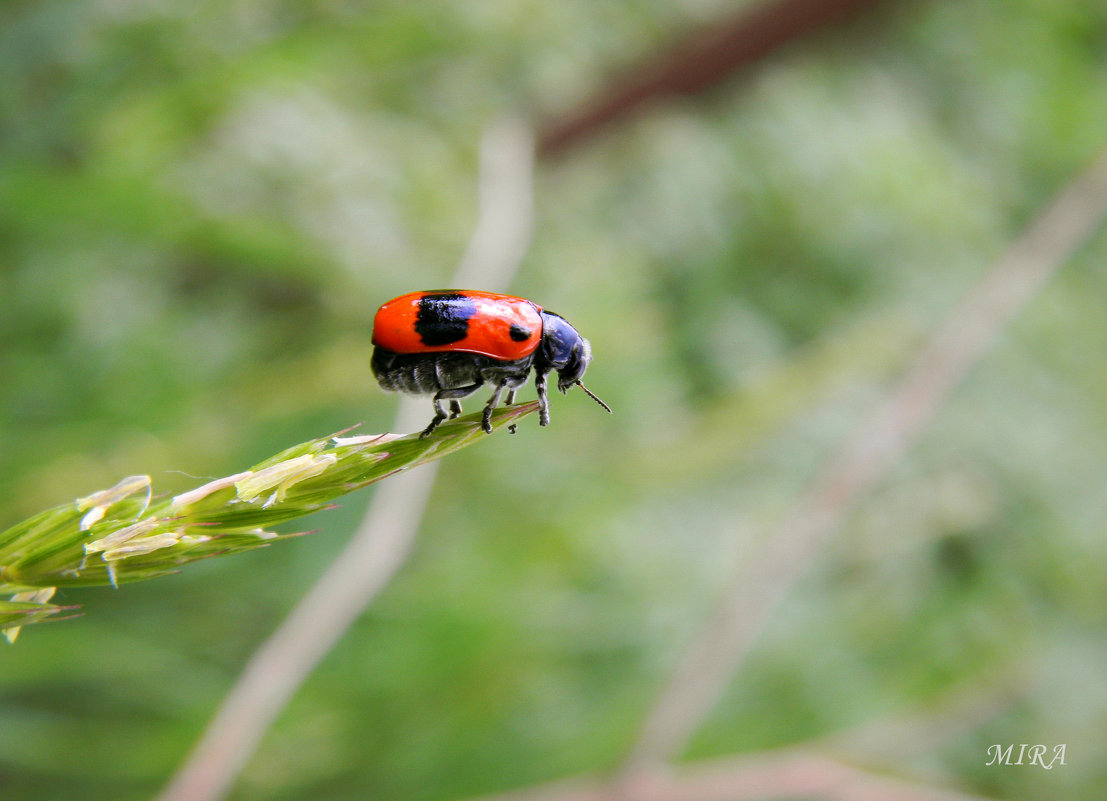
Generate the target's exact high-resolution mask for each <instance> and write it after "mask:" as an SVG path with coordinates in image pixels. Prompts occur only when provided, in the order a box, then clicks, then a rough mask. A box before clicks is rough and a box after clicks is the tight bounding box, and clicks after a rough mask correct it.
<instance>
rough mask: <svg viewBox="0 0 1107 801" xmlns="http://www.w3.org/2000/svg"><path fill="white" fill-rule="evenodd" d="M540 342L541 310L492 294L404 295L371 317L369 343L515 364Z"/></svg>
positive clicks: (400, 350) (402, 350) (395, 349)
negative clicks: (371, 340) (486, 357)
mask: <svg viewBox="0 0 1107 801" xmlns="http://www.w3.org/2000/svg"><path fill="white" fill-rule="evenodd" d="M541 340H542V308H541V307H540V306H538V305H537V304H536V303H533V302H532V301H529V300H527V299H525V298H518V297H515V296H514V295H500V294H496V293H495V292H480V291H475V290H440V291H434V292H426V291H423V292H409V293H408V294H406V295H401V296H400V297H398V298H393V299H392V300H390V301H388V302H387V303H385V304H384V305H383V306H381V307H380V308H379V309H378V310H377V314H376V316H375V317H374V318H373V344H374V345H376V346H378V347H381V348H387V349H388V350H391V351H393V352H395V353H405V354H412V353H444V352H461V353H479V354H481V355H483V356H488V357H490V358H493V359H500V360H503V361H515V360H517V359H523V358H526V357H527V356H529V355H531V354H532V353H534V351H535V350H536V349H537V348H538V343H539V342H540V341H541Z"/></svg>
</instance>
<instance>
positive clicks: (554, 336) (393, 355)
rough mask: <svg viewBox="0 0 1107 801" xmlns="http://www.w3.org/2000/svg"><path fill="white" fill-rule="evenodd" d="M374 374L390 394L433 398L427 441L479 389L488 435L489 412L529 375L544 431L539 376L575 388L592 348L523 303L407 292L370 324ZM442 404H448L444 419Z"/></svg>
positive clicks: (470, 294) (545, 408)
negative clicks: (483, 392)
mask: <svg viewBox="0 0 1107 801" xmlns="http://www.w3.org/2000/svg"><path fill="white" fill-rule="evenodd" d="M373 345H374V348H373V360H372V368H373V375H375V376H376V377H377V381H378V383H380V385H381V387H382V388H384V389H386V390H388V391H390V392H408V393H411V394H415V395H422V394H430V393H434V419H432V420H431V422H430V425H428V426H427V427H426V429H425V430H424V431H423V434H422V435H423V436H424V437H425V436H427V435H429V434H430V433H431V432H432V431H434V429H435V428H436V427H437V426H438V424H439V423H441V422H442V421H443V420H445V419H447V418H454V417H457V416H458V415H459V414H461V403H460V401H461V399H462V398H466V397H468V396H469V395H472V394H473V393H474V392H476V391H477V390H479V389H480V388H481V387H482V386H484V385H485V384H490V385H492V397H491V398H489V400H488V403H487V404H486V405H485V407H484V417H483V419H482V421H481V425H482V427H483V428H484V430H485V431H486V432H489V433H491V431H492V423H491V421H492V410H493V409H495V408H496V404H497V403H499V402H500V396H501V395H502V394H503V392H504V390H507V401H506V402H507V403H513V402H514V400H515V391H516V390H517V389H518V388H519V387H521V386H522V385H523V384H524V383H526V380H527V378H528V377H529V376H530V371H531V370H532V369H533V370H534V386H535V388H536V389H537V390H538V403H539V414H538V422H539V424H540V425H549V422H550V409H549V400H548V399H547V397H546V376H547V374H549V373H550V372H552V371H556V372H557V388H558V389H559V390H560V391H561V392H562V393H564V392H566V391H567V390H568V389H569V387H571V386H573V384H577V385H579V386H580V388H581V389H583V390H584V391H585V392H587V393H588V396H589V397H591V398H592V399H593V400H595V401H596V402H597V403H598V404H600V405H601V406H603V407H604V408H605V409H607V411H609V412H610V411H611V409H610V408H608V406H607V404H606V403H604V402H603V401H601V400H600V399H599V398H597V397H596V396H595V395H593V394H592V393H591V392H589V391H588V389H587V388H586V387H585V386H584V384H581V382H580V379H581V377H582V376H583V375H584V371H585V370H586V369H588V365H589V363H590V362H591V361H592V347H591V345H589V344H588V340H587V339H585V338H584V337H582V336H581V335H580V334H579V333H578V332H577V330H576V329H575V328H573V326H571V325H569V323H568V322H566V320H565V318H563V317H561V316H560V315H557V314H554V313H553V312H548V311H543V310H542V307H541V306H539V305H537V304H535V303H532V302H531V301H529V300H526V299H524V298H517V297H513V296H511V295H497V294H495V293H492V292H479V291H474V290H468V289H445V290H435V291H430V292H411V293H409V294H407V295H401V296H400V297H398V298H394V299H392V300H390V301H388V302H387V303H385V304H384V305H383V306H381V307H380V308H379V309H378V310H377V314H376V317H374V318H373ZM442 401H449V402H450V411H449V412H448V413H447V411H446V409H445V408H444V407H443V405H442Z"/></svg>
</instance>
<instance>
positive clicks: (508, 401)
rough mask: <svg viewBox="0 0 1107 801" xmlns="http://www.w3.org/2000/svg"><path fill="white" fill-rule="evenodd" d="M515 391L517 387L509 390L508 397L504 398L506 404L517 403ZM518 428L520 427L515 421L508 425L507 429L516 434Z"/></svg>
mask: <svg viewBox="0 0 1107 801" xmlns="http://www.w3.org/2000/svg"><path fill="white" fill-rule="evenodd" d="M515 392H516V390H515V387H512V388H511V389H509V390H508V391H507V398H506V399H505V400H504V405H505V406H510V405H511V404H513V403H515ZM517 428H518V427H517V426H516V425H515V424H514V423H512V424H511V425H509V426H508V427H507V430H508V431H510V432H511V433H512V434H514V433H515V430H516V429H517Z"/></svg>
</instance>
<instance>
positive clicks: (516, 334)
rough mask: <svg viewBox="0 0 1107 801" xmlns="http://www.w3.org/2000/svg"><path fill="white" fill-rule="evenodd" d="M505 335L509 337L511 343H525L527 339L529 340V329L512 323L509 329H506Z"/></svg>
mask: <svg viewBox="0 0 1107 801" xmlns="http://www.w3.org/2000/svg"><path fill="white" fill-rule="evenodd" d="M507 335H508V336H509V337H511V340H512V341H513V342H526V341H527V340H528V339H530V329H529V328H524V327H523V326H521V325H519V324H517V323H513V324H512V325H511V328H509V329H508V331H507Z"/></svg>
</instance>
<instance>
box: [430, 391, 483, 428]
mask: <svg viewBox="0 0 1107 801" xmlns="http://www.w3.org/2000/svg"><path fill="white" fill-rule="evenodd" d="M480 388H481V384H480V383H477V384H470V385H469V386H467V387H455V388H454V389H440V390H438V392H436V393H434V419H432V420H431V421H430V425H428V426H427V427H426V428H424V429H423V433H422V434H420V435H419V437H420V438H425V437H429V436H430V434H431V432H432V431H434V429H436V428H438V424H439V423H441V422H442V421H443V420H445V419H446V418H448V417H456V416H457V415H456V414H448V413H447V412H446V409H445V408H444V407H443V406H442V401H444V400H448V401H449V402H450V411H451V412H452V411H453V410H454V409H456V410H457V412H458V413H460V412H461V404H460V403H459V402H458V399H459V398H467V397H469V396H470V395H472V394H473V393H474V392H476V391H477V390H478V389H480Z"/></svg>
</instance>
